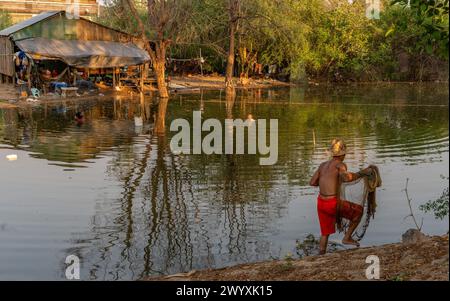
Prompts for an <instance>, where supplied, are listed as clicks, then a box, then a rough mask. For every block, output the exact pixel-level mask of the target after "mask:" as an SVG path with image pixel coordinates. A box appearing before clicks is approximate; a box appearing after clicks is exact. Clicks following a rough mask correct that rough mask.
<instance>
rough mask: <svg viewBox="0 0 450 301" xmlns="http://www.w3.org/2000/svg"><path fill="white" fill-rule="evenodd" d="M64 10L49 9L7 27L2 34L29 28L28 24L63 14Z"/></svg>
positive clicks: (7, 34)
mask: <svg viewBox="0 0 450 301" xmlns="http://www.w3.org/2000/svg"><path fill="white" fill-rule="evenodd" d="M63 13H64V11H47V12H43V13H41V14H39V15H36V16H34V17H32V18H30V19H28V20H25V21H22V22H20V23H17V24H15V25H13V26H11V27H8V28H5V29H3V30H2V31H0V36H3V37H8V36H10V35H12V34H14V33H16V32H18V31H20V30H22V29H25V28H27V27H28V26H31V25H34V24H36V23H39V22H41V21H43V20H46V19H48V18H52V17H54V16H56V15H58V14H63Z"/></svg>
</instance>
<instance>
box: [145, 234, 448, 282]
mask: <svg viewBox="0 0 450 301" xmlns="http://www.w3.org/2000/svg"><path fill="white" fill-rule="evenodd" d="M448 238H449V237H448V234H447V235H444V236H433V237H427V238H425V239H424V240H422V241H420V242H415V243H393V244H387V245H382V246H376V247H367V248H355V249H350V250H344V251H337V252H335V253H329V254H326V255H323V256H317V255H316V256H309V257H305V258H303V259H286V260H274V261H266V262H257V263H250V264H241V265H237V266H232V267H226V268H222V269H209V270H203V271H191V272H189V273H184V274H183V273H181V274H175V275H169V276H161V277H149V278H146V279H144V280H160V281H161V280H163V281H169V280H178V281H197V280H209V281H264V280H367V278H366V275H365V274H366V269H367V268H368V267H369V265H370V263H366V258H367V256H369V255H376V256H378V258H379V260H380V280H390V281H407V280H445V281H448V280H449V261H448V259H449V253H448V252H449V241H448Z"/></svg>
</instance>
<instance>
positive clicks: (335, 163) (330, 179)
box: [310, 139, 363, 254]
mask: <svg viewBox="0 0 450 301" xmlns="http://www.w3.org/2000/svg"><path fill="white" fill-rule="evenodd" d="M330 151H331V154H332V156H333V158H332V159H330V160H329V161H326V162H323V163H322V164H320V166H319V168H318V169H317V171H316V172H315V173H314V175H313V176H312V178H311V181H310V185H311V186H319V189H320V194H319V196H318V198H317V211H318V214H319V222H320V230H321V234H322V236H321V237H320V254H325V253H326V250H327V244H328V237H329V235H330V234H333V233H335V232H336V229H335V226H336V210H337V208H339V214H340V216H341V217H344V218H346V219H348V220H349V221H350V225H349V227H348V230H347V232H346V233H345V235H344V238H343V240H342V243H343V244H350V245H355V246H359V243H358V242H357V241H355V240H353V239H352V234H353V231H355V229H356V227H357V226H358V224H359V222H360V221H361V217H362V214H363V208H362V206H359V205H357V204H354V203H350V202H348V201H345V200H342V201H340V204H339V206H338V193H339V190H338V188H339V178H340V179H341V181H342V182H351V181H354V180H356V179H358V178H359V177H361V175H362V174H363V171H361V172H358V173H352V172H349V171H347V165H345V163H344V162H343V161H344V158H345V153H346V147H345V144H344V142H343V141H341V140H339V139H334V140H333V141H332V143H331V148H330Z"/></svg>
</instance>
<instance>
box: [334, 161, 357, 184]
mask: <svg viewBox="0 0 450 301" xmlns="http://www.w3.org/2000/svg"><path fill="white" fill-rule="evenodd" d="M337 168H338V170H339V177H340V179H341V181H342V182H352V181H354V180H356V179H358V178H360V177H361V176H360V175H359V174H358V173H353V172H349V171H347V165H345V163H341V164H339V165H338V166H337Z"/></svg>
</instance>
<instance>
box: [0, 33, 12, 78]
mask: <svg viewBox="0 0 450 301" xmlns="http://www.w3.org/2000/svg"><path fill="white" fill-rule="evenodd" d="M13 55H14V45H13V44H12V42H11V40H10V39H9V38H8V37H0V74H3V75H7V76H11V77H13V76H14V72H15V68H14V62H13Z"/></svg>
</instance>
